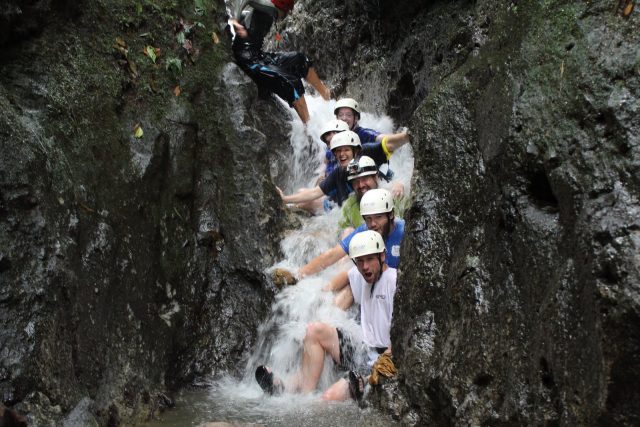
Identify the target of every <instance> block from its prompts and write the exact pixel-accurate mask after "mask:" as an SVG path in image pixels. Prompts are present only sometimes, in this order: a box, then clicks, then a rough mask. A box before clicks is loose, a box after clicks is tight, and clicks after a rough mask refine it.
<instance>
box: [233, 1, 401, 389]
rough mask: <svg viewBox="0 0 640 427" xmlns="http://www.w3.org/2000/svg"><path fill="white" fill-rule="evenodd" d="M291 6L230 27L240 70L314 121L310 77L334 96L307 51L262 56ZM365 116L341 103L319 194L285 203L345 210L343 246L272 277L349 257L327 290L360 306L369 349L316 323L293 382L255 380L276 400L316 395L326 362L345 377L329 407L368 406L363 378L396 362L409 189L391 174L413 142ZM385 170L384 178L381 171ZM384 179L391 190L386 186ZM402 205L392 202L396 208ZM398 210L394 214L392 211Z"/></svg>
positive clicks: (254, 8)
mask: <svg viewBox="0 0 640 427" xmlns="http://www.w3.org/2000/svg"><path fill="white" fill-rule="evenodd" d="M293 4H294V1H293V0H248V1H247V2H246V4H245V6H246V9H245V10H243V12H242V14H241V16H238V17H235V18H234V19H231V20H230V24H231V25H230V29H231V30H232V33H233V34H234V40H233V45H232V47H233V51H234V56H235V59H236V62H237V63H238V65H239V66H240V67H241V68H242V70H243V71H244V72H245V73H246V74H247V75H249V76H250V77H251V78H252V79H253V80H254V81H255V82H256V84H257V85H258V89H259V93H260V94H261V95H262V94H268V93H275V94H276V95H278V96H279V97H280V98H282V99H283V100H285V101H286V102H288V103H289V105H290V106H291V107H293V108H294V109H295V111H296V112H297V114H298V116H299V117H300V119H301V120H302V121H303V122H304V123H305V124H306V123H307V122H308V120H309V118H310V116H309V112H308V109H307V106H306V101H305V98H304V86H303V84H302V80H301V79H303V78H304V79H306V80H307V81H308V82H309V83H310V84H311V86H313V87H314V88H315V90H316V91H317V92H318V93H319V94H320V95H321V96H322V97H323V98H324V99H325V100H329V99H330V98H331V91H330V90H329V89H328V88H327V87H326V86H325V85H324V84H323V83H322V81H321V80H320V79H319V77H318V75H317V73H316V71H315V70H314V68H313V64H312V61H311V60H310V59H309V58H308V57H307V56H306V55H305V54H303V53H300V52H294V53H270V52H264V51H263V50H262V44H263V41H264V38H265V37H266V35H267V34H268V33H269V32H270V29H271V26H272V24H273V23H274V22H275V21H276V20H277V19H281V18H283V17H285V16H286V15H287V14H288V13H289V12H290V11H291V10H292V9H293ZM360 113H361V111H360V108H359V106H358V103H357V102H356V101H355V100H354V99H352V98H343V99H339V100H338V101H337V103H336V105H335V110H334V114H335V119H332V120H330V121H329V122H327V123H326V124H325V126H324V127H323V129H322V133H321V135H320V138H321V140H322V142H323V143H324V144H326V147H327V149H326V155H325V163H326V171H325V174H324V177H323V179H321V180H320V182H319V183H318V185H317V186H315V187H313V188H307V189H302V190H300V191H298V192H296V193H294V194H290V195H285V194H284V193H283V192H282V191H281V190H280V189H279V188H278V191H279V193H280V196H281V197H282V200H283V201H284V202H285V203H287V204H297V205H298V206H300V207H303V208H305V209H309V210H312V211H321V210H322V208H321V206H322V207H323V208H324V210H325V211H328V210H331V209H332V208H334V207H336V206H339V207H340V208H341V209H342V219H341V221H340V227H341V229H343V232H342V235H341V236H342V240H340V241H339V242H338V243H337V244H336V245H335V246H334V247H333V248H331V249H330V250H328V251H326V252H324V253H322V254H320V255H319V256H317V257H316V258H314V259H312V260H311V261H310V262H309V263H308V264H306V265H304V266H303V267H301V268H300V269H299V270H298V271H297V272H296V273H291V272H287V271H282V270H279V271H277V272H276V274H275V275H274V276H275V277H278V278H284V281H285V282H286V283H288V284H293V283H295V282H296V281H297V280H299V279H302V278H304V277H306V276H309V275H313V274H317V273H318V272H320V271H322V270H323V269H325V268H327V267H329V266H331V265H333V264H335V263H336V262H338V261H339V260H340V259H342V258H343V257H345V256H347V255H348V256H349V257H350V258H351V260H352V261H353V263H354V264H355V265H354V266H353V267H352V268H351V269H345V271H342V272H340V273H338V274H337V275H336V276H335V277H334V278H333V279H332V280H331V281H330V283H329V284H328V285H326V286H325V288H324V290H326V291H333V292H335V293H336V296H335V299H334V302H335V304H336V305H338V306H339V307H341V308H343V309H347V308H348V307H350V306H351V305H352V304H353V303H357V304H359V305H360V323H361V326H362V341H363V343H361V342H358V340H357V339H352V337H350V336H348V334H347V333H346V332H345V331H343V330H341V329H339V328H336V327H333V326H332V325H329V324H326V323H320V322H316V323H311V324H309V325H308V327H307V330H306V334H305V337H304V351H303V356H302V362H301V366H300V369H299V371H298V373H297V375H295V376H294V377H293V378H292V379H290V380H289V381H287V382H286V383H285V381H283V380H282V379H280V378H278V377H276V376H275V375H274V373H273V372H272V370H271V369H270V368H269V367H266V366H259V367H258V368H257V370H256V372H255V376H256V380H257V381H258V383H259V384H260V386H261V387H262V389H263V390H265V391H266V392H268V393H270V394H277V393H281V392H283V391H285V390H286V391H287V392H312V391H314V390H316V388H317V386H318V382H319V380H320V376H321V374H322V370H323V367H324V359H325V356H326V355H330V356H331V358H332V359H333V360H334V362H335V363H336V365H337V366H339V367H341V368H343V369H344V370H345V372H348V374H347V375H345V377H344V378H341V379H340V380H339V381H338V382H336V383H335V384H333V385H332V386H331V387H329V388H328V389H327V390H325V391H324V394H323V398H324V399H327V400H344V399H347V398H348V397H349V396H351V397H353V398H354V399H359V398H361V396H362V394H363V392H364V387H365V381H364V378H363V376H362V375H361V374H362V373H366V372H367V371H368V370H370V369H371V366H373V365H374V363H376V362H377V361H379V355H383V356H384V357H387V358H388V357H389V355H390V354H391V339H390V328H391V318H392V314H393V297H394V294H395V290H396V278H397V271H396V268H397V267H398V263H399V258H400V243H401V241H402V238H403V235H404V221H403V220H402V219H401V216H402V215H401V214H402V212H401V209H397V208H401V207H403V206H405V202H406V197H405V195H404V193H405V190H404V186H403V185H402V183H400V182H397V181H393V180H392V177H393V173H392V172H391V170H390V169H389V168H388V162H389V158H390V156H391V154H392V153H393V152H394V151H395V150H397V149H398V148H399V147H401V146H402V145H404V144H406V143H407V142H409V141H410V136H409V134H408V133H407V132H399V133H393V134H383V133H380V132H377V131H375V130H373V129H367V128H363V127H361V126H359V124H358V122H359V120H360ZM385 164H386V165H387V171H386V173H382V171H381V167H382V166H383V165H385ZM381 180H384V181H387V182H388V187H389V189H383V188H380V187H381ZM394 199H395V200H394ZM394 207H396V209H394Z"/></svg>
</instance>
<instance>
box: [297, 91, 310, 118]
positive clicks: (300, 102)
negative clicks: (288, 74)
mask: <svg viewBox="0 0 640 427" xmlns="http://www.w3.org/2000/svg"><path fill="white" fill-rule="evenodd" d="M293 109H294V110H296V113H298V116H299V117H300V120H302V123H304V124H307V122H308V121H309V118H310V116H309V109H308V108H307V101H306V100H305V99H304V96H301V97H300V98H298V99H297V100H296V101H293Z"/></svg>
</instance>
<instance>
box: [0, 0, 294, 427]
mask: <svg viewBox="0 0 640 427" xmlns="http://www.w3.org/2000/svg"><path fill="white" fill-rule="evenodd" d="M202 4H203V5H204V6H205V10H204V11H195V10H194V3H193V1H181V2H170V3H169V2H128V1H115V2H113V1H110V2H82V3H76V2H66V3H65V2H63V1H54V2H37V3H34V2H21V1H15V2H13V1H12V2H9V5H8V6H7V8H6V9H3V11H2V22H3V23H4V24H6V25H3V26H2V29H3V34H2V37H0V44H1V46H0V49H2V52H3V54H2V57H1V58H0V69H1V71H2V72H1V73H0V110H1V111H2V114H0V146H1V149H0V396H1V398H2V402H4V403H6V404H10V405H13V406H14V407H15V408H16V409H18V410H20V411H21V412H23V413H26V414H28V415H29V417H30V421H31V423H32V424H33V425H54V424H55V425H58V424H60V423H61V422H63V421H64V420H65V417H71V418H67V421H69V422H72V421H73V420H75V422H78V420H84V421H82V422H79V425H80V424H81V425H87V424H91V423H94V422H97V423H98V424H100V425H107V424H108V425H117V424H119V423H121V422H131V421H133V420H135V419H140V418H144V417H146V416H147V415H148V414H149V413H152V412H153V411H154V410H155V409H157V408H158V407H159V406H163V405H167V404H170V398H168V397H167V396H166V394H167V391H168V390H169V391H170V390H173V389H175V388H176V387H179V386H182V385H184V384H188V383H191V382H197V381H198V380H199V379H201V378H202V377H204V376H206V375H209V374H211V373H212V372H213V373H215V372H219V371H225V372H236V371H237V369H238V361H239V360H240V358H241V357H242V355H243V354H244V353H245V352H246V351H247V350H248V349H250V348H251V346H252V345H253V342H254V339H255V331H256V330H257V326H258V324H259V322H260V321H261V320H262V318H263V317H264V315H265V314H266V311H267V309H268V307H269V305H270V304H269V301H270V300H271V298H272V295H273V288H271V287H270V286H269V285H268V284H267V283H266V282H265V280H264V279H265V278H264V277H263V269H264V268H265V266H267V265H271V264H273V262H274V258H275V257H277V256H278V251H279V248H278V241H279V238H278V235H279V230H280V229H281V228H282V219H281V218H282V215H281V213H282V211H281V209H282V207H281V203H280V202H279V199H278V196H277V193H276V192H275V190H274V188H273V185H272V183H271V180H270V175H269V162H268V161H265V159H267V160H268V159H269V157H270V151H269V150H267V147H268V141H273V140H282V139H283V138H284V133H285V132H286V131H287V129H286V126H282V123H286V119H285V117H284V116H283V113H282V111H280V110H279V109H278V108H276V107H275V105H276V104H274V103H265V102H256V97H257V91H256V89H255V86H254V85H253V84H252V83H251V82H250V81H248V80H247V79H246V78H244V76H243V75H242V73H240V72H239V71H238V70H237V69H236V68H234V67H233V66H232V65H230V64H229V62H230V57H229V50H228V45H227V44H226V43H225V39H224V35H223V34H221V33H220V30H219V27H218V25H217V23H218V22H219V21H220V20H221V15H220V11H221V10H223V9H222V8H221V5H219V4H217V3H214V2H213V1H209V2H202ZM3 8H4V6H3ZM69 9H73V10H72V11H71V12H69ZM74 11H75V12H74ZM188 25H195V26H193V27H191V28H190V30H189V31H187V28H188V27H187V26H188ZM181 32H183V33H184V34H183V35H184V36H185V38H186V40H188V41H189V42H190V43H191V45H188V44H187V45H185V44H184V43H183V42H182V40H180V41H178V39H177V38H178V37H179V36H180V33H181ZM147 46H151V47H152V48H159V51H156V50H153V52H154V53H155V54H157V58H156V62H155V63H154V62H153V61H152V59H151V56H150V55H149V54H148V52H147V53H146V54H145V53H144V51H145V50H147V49H146V47H147ZM185 46H187V47H189V46H190V49H187V47H185ZM178 61H179V62H178ZM177 65H180V67H177ZM176 87H178V88H179V89H180V93H179V94H178V92H177V90H176ZM249 106H252V109H253V112H255V115H253V114H249V112H248V110H247V108H248V107H249ZM138 125H139V128H140V129H141V130H142V135H140V134H139V133H138V135H137V136H139V138H138V137H137V136H136V135H135V133H136V132H135V131H136V130H137V128H136V126H138ZM256 129H259V131H256ZM74 408H75V409H74ZM72 410H73V411H72ZM67 414H69V415H67Z"/></svg>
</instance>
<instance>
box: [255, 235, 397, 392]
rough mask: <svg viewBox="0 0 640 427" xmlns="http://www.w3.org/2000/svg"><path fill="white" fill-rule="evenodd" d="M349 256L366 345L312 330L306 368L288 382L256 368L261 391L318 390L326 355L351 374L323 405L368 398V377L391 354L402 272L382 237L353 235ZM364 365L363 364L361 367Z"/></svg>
mask: <svg viewBox="0 0 640 427" xmlns="http://www.w3.org/2000/svg"><path fill="white" fill-rule="evenodd" d="M349 254H350V256H351V259H352V260H353V262H354V264H355V267H353V268H352V269H351V270H349V273H348V283H349V287H350V288H351V289H352V293H353V295H354V296H355V298H354V300H355V302H356V303H358V304H360V324H361V328H362V342H358V341H359V340H358V339H356V338H355V337H351V336H348V334H347V333H346V331H343V330H341V329H338V328H336V327H334V326H332V325H330V324H327V323H321V322H315V323H311V324H309V325H307V330H306V333H305V337H304V341H303V346H304V351H303V355H302V362H301V367H300V369H299V371H298V373H297V374H296V375H295V376H294V377H293V378H292V379H291V380H290V381H283V380H282V379H280V378H278V377H276V376H275V374H274V372H273V371H272V370H271V369H270V368H269V367H266V366H264V365H262V366H259V367H258V368H257V369H256V372H255V377H256V381H257V382H258V384H259V385H260V387H261V388H262V389H263V390H264V391H265V392H267V393H269V394H280V393H282V392H291V393H296V392H298V393H309V392H312V391H314V390H316V388H317V386H318V382H319V380H320V376H321V375H322V371H323V368H324V359H325V356H326V355H329V356H331V358H332V359H333V361H334V363H335V364H336V365H337V366H339V367H341V368H342V369H344V370H349V373H348V374H347V375H345V376H344V377H343V378H341V379H339V380H338V381H337V382H335V383H334V384H332V385H331V386H330V387H329V388H328V389H326V390H325V391H324V393H323V394H322V399H323V400H346V399H348V398H349V397H351V398H353V399H354V400H357V401H359V400H360V399H362V397H363V394H364V388H365V380H364V378H363V375H362V374H365V375H366V374H367V373H368V372H369V371H370V370H371V367H372V366H373V365H374V363H375V362H376V361H377V359H378V356H379V355H380V354H385V353H386V354H387V355H390V354H391V336H390V332H391V319H392V316H393V298H394V296H395V291H396V281H397V271H396V269H394V268H391V267H389V266H388V265H387V263H386V262H385V259H386V248H385V243H384V241H383V239H382V236H381V235H380V233H378V232H376V231H373V230H369V231H364V232H361V233H358V234H356V235H354V236H353V238H352V239H351V241H350V243H349ZM361 361H362V362H361Z"/></svg>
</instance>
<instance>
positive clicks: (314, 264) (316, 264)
mask: <svg viewBox="0 0 640 427" xmlns="http://www.w3.org/2000/svg"><path fill="white" fill-rule="evenodd" d="M345 255H346V253H345V251H344V249H342V246H340V245H335V246H334V247H332V248H331V249H329V250H328V251H325V252H323V253H321V254H320V255H318V256H317V257H315V258H314V259H312V260H311V261H309V263H308V264H306V265H304V266H302V267H301V268H300V270H298V278H299V279H302V278H304V277H306V276H309V275H311V274H316V273H318V272H320V271H322V270H324V269H325V268H327V267H329V266H331V265H333V264H335V263H336V262H338V261H339V260H340V258H342V257H343V256H345Z"/></svg>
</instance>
